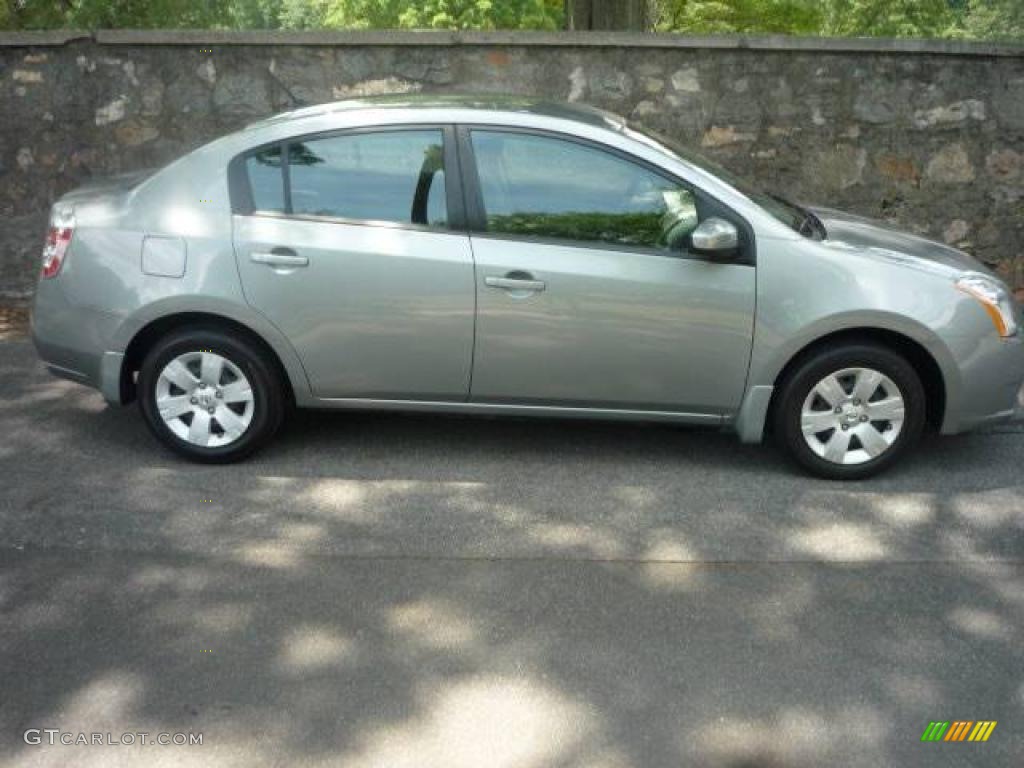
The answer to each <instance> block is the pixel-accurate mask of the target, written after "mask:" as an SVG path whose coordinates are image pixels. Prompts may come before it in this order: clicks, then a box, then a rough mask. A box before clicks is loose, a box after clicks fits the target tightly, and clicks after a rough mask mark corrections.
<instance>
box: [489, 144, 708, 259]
mask: <svg viewBox="0 0 1024 768" xmlns="http://www.w3.org/2000/svg"><path fill="white" fill-rule="evenodd" d="M471 136H472V143H473V153H474V155H475V157H476V163H477V170H478V174H479V177H480V187H481V194H482V197H483V204H484V209H485V213H486V217H487V231H488V232H496V233H503V234H511V235H524V236H536V237H546V238H561V239H566V240H577V241H579V240H582V241H594V242H603V243H611V244H616V245H627V246H646V247H653V248H664V249H677V250H682V249H685V248H686V246H687V245H688V243H689V237H690V234H691V233H692V232H693V230H694V229H696V227H697V224H698V221H699V219H700V217H699V215H698V199H697V197H696V196H695V195H694V193H693V191H692V190H690V189H688V188H686V187H683V186H680V185H679V184H677V183H676V182H674V181H671V180H669V179H666V178H665V177H663V176H661V175H660V174H656V173H653V172H652V171H649V170H647V169H646V168H644V167H642V166H640V165H637V164H636V163H632V162H630V161H628V160H625V159H622V158H619V157H617V156H615V155H613V154H611V153H609V152H605V151H603V150H600V149H596V148H594V147H590V146H586V145H583V144H579V143H577V142H574V141H570V140H565V139H558V138H553V137H548V136H537V135H532V134H526V133H511V132H502V131H491V130H473V131H471Z"/></svg>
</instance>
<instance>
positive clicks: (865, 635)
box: [0, 340, 1024, 768]
mask: <svg viewBox="0 0 1024 768" xmlns="http://www.w3.org/2000/svg"><path fill="white" fill-rule="evenodd" d="M0 436H2V437H0V468H2V480H0V483H2V485H0V690H2V696H0V766H3V768H6V767H7V766H11V767H12V768H13V767H14V766H17V767H18V768H20V767H21V766H50V765H53V766H65V765H74V766H92V765H96V766H104V767H106V766H116V765H146V766H162V765H174V766H179V765H203V766H214V767H215V768H216V767H218V766H264V765H268V766H269V765H282V766H283V765H287V766H319V765H343V766H353V768H362V767H363V766H374V767H377V766H379V767H380V768H395V767H402V766H409V767H413V766H415V767H416V768H432V767H433V766H438V768H442V767H443V768H461V767H462V766H467V767H468V766H473V767H476V766H487V768H535V767H539V766H557V767H558V768H577V767H581V766H593V767H595V768H600V767H609V768H611V767H616V768H631V767H632V768H640V767H644V768H646V767H647V766H679V765H695V766H708V767H709V768H710V767H714V768H755V767H756V768H778V767H781V766H786V767H792V768H804V767H805V766H807V767H809V766H822V765H836V766H861V765H863V766H883V765H892V766H918V765H920V766H941V765H970V766H1003V765H1005V766H1018V765H1020V764H1021V757H1022V755H1024V738H1022V734H1024V663H1022V662H1024V645H1022V628H1024V473H1022V470H1021V467H1022V462H1024V429H1022V428H1021V427H1020V426H1010V427H1005V428H1001V429H999V430H996V431H990V432H987V433H984V434H978V435H971V436H966V437H959V438H948V439H942V440H936V441H933V442H931V443H929V444H927V445H925V446H923V449H922V450H921V451H920V452H919V453H918V455H917V456H916V457H915V458H913V459H912V460H910V461H909V462H907V463H906V464H905V465H903V466H902V467H901V468H899V470H897V471H894V472H892V473H891V474H889V475H887V476H885V477H883V478H881V479H878V480H876V481H871V482H866V483H861V484H835V483H827V482H823V481H817V480H813V479H809V478H807V477H804V476H802V475H800V474H798V473H797V472H795V471H794V470H793V469H791V468H790V467H789V465H788V464H787V463H785V462H784V461H783V460H782V459H781V458H779V456H778V455H776V454H775V452H773V451H772V450H769V449H767V448H765V447H750V446H741V445H739V444H737V443H736V442H735V441H734V440H733V439H731V438H730V437H728V436H725V435H720V434H717V433H714V432H701V431H689V430H682V429H676V428H670V427H664V426H631V425H602V424H590V423H564V422H542V421H529V420H523V421H507V420H484V419H458V418H426V417H422V416H421V417H399V416H383V415H351V414H346V415H338V414H300V415H299V416H298V417H297V418H296V419H295V420H294V421H293V422H292V423H291V425H290V427H289V429H288V430H287V432H286V433H285V434H284V435H282V436H281V438H280V439H278V440H277V442H276V443H275V444H274V445H273V446H272V447H271V448H270V449H269V450H267V451H265V452H264V453H262V454H260V455H259V456H257V457H255V458H254V459H253V460H251V461H250V462H248V463H245V464H242V465H238V466H233V467H226V468H209V467H199V466H195V465H191V464H187V463H184V462H182V461H179V460H178V459H176V458H174V457H172V456H170V455H169V454H167V453H166V452H164V451H163V450H162V449H161V448H160V447H159V446H158V445H157V444H156V443H155V442H154V441H153V440H152V439H151V438H150V436H149V435H148V433H147V432H146V430H145V428H144V426H143V424H142V422H141V420H140V418H139V416H138V414H137V413H136V412H135V410H134V409H113V408H108V407H106V406H105V405H104V404H103V402H102V401H101V399H100V397H99V396H98V395H97V394H95V393H93V392H90V391H88V390H86V389H82V388H80V387H77V386H75V385H72V384H67V383H63V382H60V381H58V380H56V379H53V378H51V377H49V376H48V375H47V374H46V373H45V372H44V371H43V370H42V369H41V367H40V366H39V365H38V364H37V363H36V361H35V358H34V355H33V353H32V351H31V348H30V346H29V345H28V344H27V343H26V342H25V341H23V340H14V341H7V342H2V343H0ZM958 719H959V720H981V719H986V720H997V721H998V722H999V725H998V726H997V727H996V729H995V730H994V732H993V735H992V737H991V738H990V740H989V742H987V743H985V744H969V743H964V744H949V743H943V744H922V743H921V742H920V737H921V733H922V731H923V730H924V729H925V726H926V725H927V724H928V722H929V721H931V720H951V721H952V720H958ZM28 728H40V729H43V728H58V729H61V731H64V732H68V733H73V734H77V733H78V732H85V733H87V734H90V733H93V732H100V733H104V734H105V733H106V732H111V733H112V734H113V736H114V738H117V737H120V735H121V734H122V733H124V732H133V733H134V732H143V731H144V732H147V733H149V734H150V735H151V736H150V738H151V737H152V735H154V734H156V733H159V732H168V733H175V732H193V733H200V732H201V733H202V734H203V745H202V746H139V745H132V746H125V745H103V746H100V745H94V746H54V747H49V746H46V745H45V744H44V745H29V744H25V743H24V740H23V738H22V734H23V732H24V731H25V730H26V729H28Z"/></svg>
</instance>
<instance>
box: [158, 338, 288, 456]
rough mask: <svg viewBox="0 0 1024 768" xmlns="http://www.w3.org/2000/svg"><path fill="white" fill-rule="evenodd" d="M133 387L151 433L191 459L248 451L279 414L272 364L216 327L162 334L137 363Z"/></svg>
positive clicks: (281, 401) (273, 427)
mask: <svg viewBox="0 0 1024 768" xmlns="http://www.w3.org/2000/svg"><path fill="white" fill-rule="evenodd" d="M138 393H139V405H140V407H141V409H142V415H143V417H144V418H145V420H146V424H147V425H148V426H149V428H150V430H152V432H153V434H155V435H156V436H157V437H158V438H160V440H161V441H162V442H164V443H165V444H166V445H167V446H168V447H170V448H171V449H172V450H174V451H176V452H177V453H179V454H181V455H183V456H186V457H188V458H190V459H192V460H194V461H203V462H209V463H224V462H230V461H237V460H238V459H241V458H244V457H245V456H248V455H249V454H251V453H252V452H253V451H255V450H257V449H258V448H260V447H261V446H262V445H263V444H264V443H266V442H267V441H268V440H269V439H270V438H271V437H272V436H273V434H274V432H276V431H277V429H278V427H279V426H280V424H281V419H282V416H283V414H284V395H283V392H282V387H281V382H280V380H279V378H278V375H277V373H276V370H275V368H274V366H273V365H272V364H271V363H270V361H268V360H267V359H266V358H265V355H264V354H263V353H262V352H261V351H260V350H259V349H258V348H257V347H256V346H255V345H253V344H252V343H251V342H249V341H248V340H247V339H244V338H242V337H239V336H236V335H234V334H231V333H229V332H226V331H223V330H220V329H216V328H183V329H180V330H177V331H174V332H172V333H170V334H168V335H167V336H165V337H163V338H162V339H160V340H159V341H158V342H157V343H156V344H154V345H153V347H152V349H150V350H149V353H148V354H147V355H146V357H145V359H144V360H143V362H142V366H141V368H140V370H139V379H138Z"/></svg>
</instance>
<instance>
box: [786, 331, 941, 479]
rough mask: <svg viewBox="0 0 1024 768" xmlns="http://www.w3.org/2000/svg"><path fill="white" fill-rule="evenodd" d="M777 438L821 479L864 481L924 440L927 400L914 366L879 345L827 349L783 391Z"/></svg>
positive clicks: (806, 362)
mask: <svg viewBox="0 0 1024 768" xmlns="http://www.w3.org/2000/svg"><path fill="white" fill-rule="evenodd" d="M774 416H775V424H774V426H775V434H776V435H777V437H778V438H779V439H780V441H781V442H782V445H783V446H784V447H785V448H786V450H787V451H788V453H789V454H790V455H791V456H792V457H793V458H795V459H796V460H797V461H798V462H799V463H800V464H801V465H802V466H804V467H805V468H807V469H809V470H810V471H811V472H813V473H814V474H816V475H820V476H822V477H827V478H832V479H837V480H857V479H861V478H865V477H869V476H871V475H874V474H877V473H878V472H881V471H882V470H883V469H885V468H887V467H889V466H891V465H892V464H893V463H894V462H896V461H897V460H898V459H899V458H900V457H901V456H902V455H903V454H904V453H905V452H906V451H907V450H908V449H909V448H910V447H911V446H912V445H913V444H914V443H915V442H916V441H917V439H918V438H919V437H920V435H921V430H922V429H923V427H924V422H925V394H924V388H923V387H922V385H921V380H920V378H919V377H918V375H917V372H916V371H915V370H914V367H913V366H912V365H911V364H910V363H909V362H907V360H905V359H904V358H903V357H901V356H900V355H899V354H897V353H896V352H894V351H892V350H890V349H888V348H886V347H883V346H879V345H875V344H869V343H861V344H855V343H847V344H843V345H841V346H837V347H833V348H831V349H822V350H821V351H819V352H818V353H816V354H814V355H812V356H810V357H809V358H807V359H806V360H804V361H803V362H802V363H801V364H800V365H798V366H797V367H796V368H795V369H794V370H793V371H792V372H791V373H790V375H788V376H787V377H786V379H785V380H784V381H783V382H782V384H781V386H780V390H779V393H778V401H777V407H776V408H775V414H774Z"/></svg>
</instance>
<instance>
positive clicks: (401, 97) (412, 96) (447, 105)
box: [246, 93, 626, 132]
mask: <svg viewBox="0 0 1024 768" xmlns="http://www.w3.org/2000/svg"><path fill="white" fill-rule="evenodd" d="M360 109H414V110H439V111H443V110H452V109H457V110H470V111H478V112H480V113H481V117H484V116H486V115H494V114H526V115H538V116H544V117H553V118H558V119H561V120H568V121H570V122H576V123H581V124H583V125H589V126H592V127H595V128H605V129H608V130H612V131H616V132H619V131H621V130H622V128H623V126H624V125H625V124H626V120H625V118H623V117H620V116H619V115H616V114H614V113H612V112H606V111H605V110H603V109H597V108H596V107H591V106H586V105H583V104H575V103H572V102H567V101H556V100H546V99H536V98H532V97H529V96H513V95H500V94H468V93H467V94H449V95H434V94H418V93H394V94H386V95H381V96H368V97H361V98H355V99H346V100H344V101H332V102H327V103H324V104H315V105H311V106H308V107H302V108H300V109H294V110H291V111H288V112H282V113H280V114H277V115H274V116H272V117H268V118H266V119H265V120H260V121H258V122H255V123H252V124H250V125H247V126H246V130H250V129H257V128H266V127H269V126H272V125H280V124H282V123H288V122H292V121H297V120H302V119H305V118H310V117H318V116H321V115H328V114H331V113H336V112H354V111H358V110H360Z"/></svg>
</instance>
